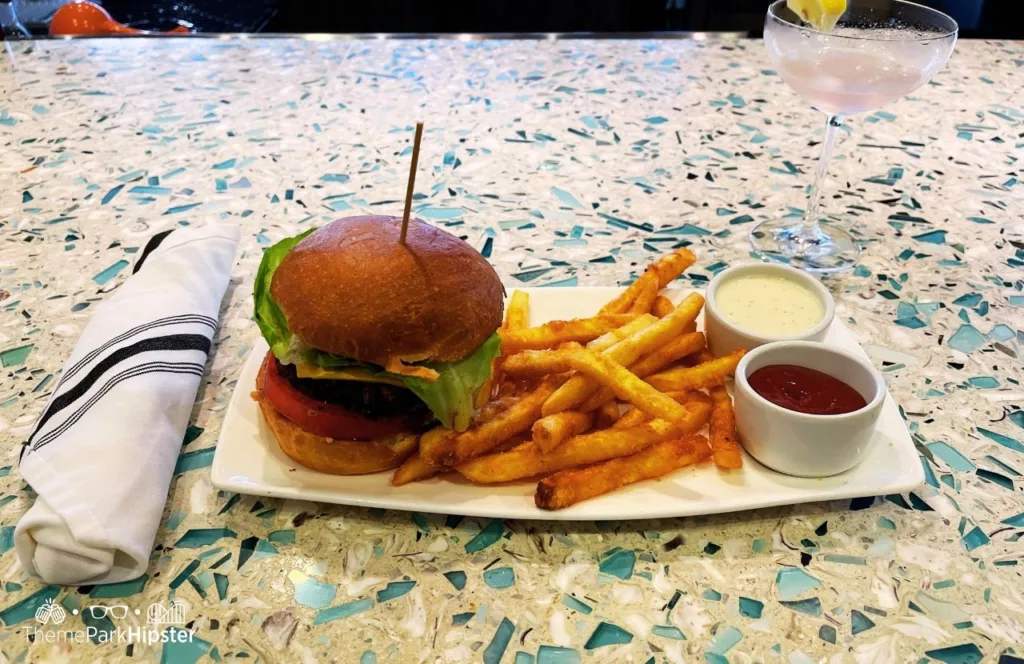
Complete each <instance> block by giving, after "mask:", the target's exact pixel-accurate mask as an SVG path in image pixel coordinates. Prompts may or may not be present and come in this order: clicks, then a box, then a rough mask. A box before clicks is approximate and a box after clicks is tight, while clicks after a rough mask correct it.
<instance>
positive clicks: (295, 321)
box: [270, 216, 505, 371]
mask: <svg viewBox="0 0 1024 664" xmlns="http://www.w3.org/2000/svg"><path fill="white" fill-rule="evenodd" d="M401 227H402V220H401V219H400V218H398V217H384V216H366V217H347V218H345V219H338V220H337V221H333V222H331V223H329V224H327V225H326V226H324V227H322V228H320V229H319V230H317V231H315V232H313V233H311V234H309V235H308V236H307V237H306V238H305V239H303V240H302V241H301V242H299V244H297V245H296V246H295V248H293V249H292V250H291V251H290V252H288V254H287V255H286V256H285V257H284V260H282V261H281V264H280V265H279V266H278V268H277V271H276V272H275V273H274V277H273V280H272V281H271V284H270V292H271V295H272V296H273V298H274V300H275V301H276V302H277V304H278V305H279V306H280V307H281V310H282V311H283V312H284V315H285V317H286V318H287V319H288V327H289V328H290V329H291V331H292V334H295V335H296V336H297V337H298V338H299V339H300V340H301V341H302V342H303V343H305V344H306V345H308V346H310V347H312V348H317V349H319V350H323V351H327V352H329V353H333V354H335V355H342V356H344V357H350V358H353V359H355V360H359V361H360V362H369V363H371V364H377V365H380V366H382V367H387V368H388V369H389V370H392V371H394V370H396V369H397V368H398V367H399V363H411V362H420V361H427V360H430V361H451V360H459V359H462V358H463V357H465V356H467V355H469V354H470V353H472V352H473V351H475V350H476V349H477V348H479V347H480V345H481V344H483V343H484V341H486V340H487V338H488V337H489V336H491V334H493V333H494V331H495V330H496V329H497V328H498V326H499V325H500V324H501V316H502V309H503V299H504V294H505V289H504V287H503V286H502V284H501V280H500V279H499V278H498V275H497V273H495V271H494V268H492V267H491V265H490V263H488V262H487V261H486V260H485V259H484V257H483V256H481V255H480V254H479V253H478V252H477V251H476V249H474V248H473V247H471V246H469V245H468V244H466V243H465V242H463V241H462V240H460V239H459V238H457V237H455V236H454V235H451V234H450V233H446V232H445V231H443V230H440V229H438V228H435V227H434V226H431V225H430V224H427V223H425V222H423V221H420V220H418V219H410V220H409V230H408V234H407V235H406V242H405V244H404V245H403V244H400V243H399V241H398V238H399V235H400V233H401Z"/></svg>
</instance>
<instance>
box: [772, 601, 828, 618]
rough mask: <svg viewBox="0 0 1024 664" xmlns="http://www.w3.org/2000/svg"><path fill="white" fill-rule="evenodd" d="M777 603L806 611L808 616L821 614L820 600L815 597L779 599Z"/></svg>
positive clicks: (795, 609) (788, 607)
mask: <svg viewBox="0 0 1024 664" xmlns="http://www.w3.org/2000/svg"><path fill="white" fill-rule="evenodd" d="M779 604H781V605H782V606H784V607H786V608H787V609H792V610H793V611H797V612H799V613H806V614H807V615H809V616H815V617H817V616H820V615H821V601H820V600H819V599H818V598H817V597H811V598H810V599H799V600H794V601H780V602H779Z"/></svg>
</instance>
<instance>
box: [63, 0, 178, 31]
mask: <svg viewBox="0 0 1024 664" xmlns="http://www.w3.org/2000/svg"><path fill="white" fill-rule="evenodd" d="M189 32H190V31H189V29H188V28H186V27H185V26H183V25H179V26H178V27H176V28H174V29H173V30H170V31H169V32H151V31H148V30H138V29H136V28H130V27H128V26H127V25H124V24H123V23H118V22H117V21H115V20H114V19H113V18H111V16H110V14H108V13H107V10H105V9H103V7H100V6H99V5H97V4H94V3H92V2H87V1H83V2H71V3H68V4H66V5H64V6H62V7H61V8H60V9H58V10H57V11H56V13H55V14H54V15H53V19H51V20H50V36H51V37H60V36H64V35H95V36H103V35H163V34H188V33H189Z"/></svg>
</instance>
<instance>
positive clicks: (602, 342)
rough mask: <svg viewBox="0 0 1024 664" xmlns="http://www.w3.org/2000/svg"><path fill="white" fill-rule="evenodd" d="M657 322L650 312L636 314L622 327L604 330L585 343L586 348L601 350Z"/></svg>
mask: <svg viewBox="0 0 1024 664" xmlns="http://www.w3.org/2000/svg"><path fill="white" fill-rule="evenodd" d="M657 322H658V319H657V318H655V317H654V316H652V315H651V314H643V315H640V316H637V317H636V318H635V319H633V320H631V321H630V322H628V323H626V324H625V325H623V326H622V327H617V328H615V329H614V330H611V331H609V332H605V333H604V334H602V335H601V336H599V337H598V338H597V339H594V340H593V341H591V342H590V343H588V344H587V348H589V349H590V350H592V351H594V352H598V353H599V352H601V351H604V350H607V349H609V348H611V347H612V346H614V345H615V344H617V343H619V342H620V341H622V340H623V339H626V338H629V337H631V336H633V335H634V334H636V333H637V332H639V331H640V330H642V329H644V328H647V327H650V326H651V325H654V324H655V323H657Z"/></svg>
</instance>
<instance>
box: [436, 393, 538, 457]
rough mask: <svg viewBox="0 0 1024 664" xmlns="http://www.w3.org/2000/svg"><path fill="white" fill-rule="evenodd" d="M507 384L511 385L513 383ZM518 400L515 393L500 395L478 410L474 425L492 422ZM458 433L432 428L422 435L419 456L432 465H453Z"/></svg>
mask: <svg viewBox="0 0 1024 664" xmlns="http://www.w3.org/2000/svg"><path fill="white" fill-rule="evenodd" d="M506 384H509V385H511V383H506ZM517 400H518V398H517V397H516V396H514V395H513V396H507V395H506V396H500V397H498V398H496V399H494V400H493V401H491V402H489V403H487V404H486V405H485V406H484V407H483V408H481V409H480V410H478V411H477V414H476V418H475V420H474V425H475V426H480V425H483V424H486V423H487V422H490V421H491V420H493V419H494V418H495V417H497V416H498V414H499V413H502V412H504V411H505V410H508V409H509V408H511V407H512V405H513V404H515V403H516V401H517ZM457 435H458V433H456V432H455V431H452V430H451V429H445V428H444V427H435V428H433V429H431V430H430V431H428V432H426V433H425V434H423V435H422V436H420V449H419V452H418V456H419V457H420V458H421V459H423V461H425V462H426V463H428V464H430V465H432V466H438V467H439V468H446V467H450V466H451V465H452V461H453V460H454V459H455V437H456V436H457Z"/></svg>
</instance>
